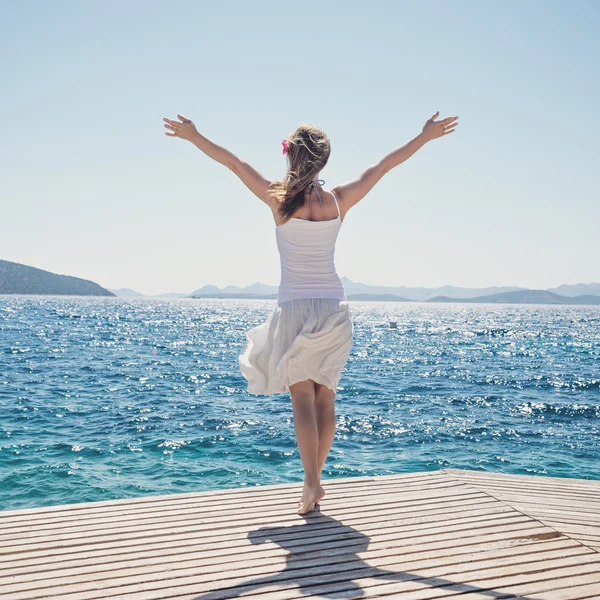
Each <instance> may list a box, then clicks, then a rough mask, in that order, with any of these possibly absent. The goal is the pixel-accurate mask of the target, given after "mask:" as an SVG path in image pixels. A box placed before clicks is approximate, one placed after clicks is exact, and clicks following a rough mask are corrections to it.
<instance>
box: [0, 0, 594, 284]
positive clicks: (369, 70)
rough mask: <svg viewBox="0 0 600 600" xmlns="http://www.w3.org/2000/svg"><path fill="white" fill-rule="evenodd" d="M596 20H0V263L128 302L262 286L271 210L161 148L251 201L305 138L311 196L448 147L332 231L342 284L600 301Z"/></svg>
mask: <svg viewBox="0 0 600 600" xmlns="http://www.w3.org/2000/svg"><path fill="white" fill-rule="evenodd" d="M599 26H600V3H599V2H595V1H576V2H569V3H567V2H560V1H543V2H542V1H536V0H531V1H528V2H517V1H514V0H513V1H504V2H494V3H492V2H479V1H456V2H440V1H431V2H416V1H411V2H406V1H398V2H392V1H387V2H381V1H373V2H368V3H365V2H353V1H344V2H341V1H335V2H333V1H332V2H329V1H328V2H323V3H321V2H316V1H312V0H311V1H304V2H301V3H284V2H271V1H257V2H254V3H250V2H241V1H238V2H227V3H225V2H221V3H216V2H208V1H202V2H200V1H198V2H192V1H177V0H176V1H171V2H169V3H167V2H157V1H152V0H144V1H140V0H126V1H121V0H119V1H115V0H102V1H99V0H95V1H89V2H75V1H65V0H56V1H54V2H42V1H32V0H26V1H23V2H18V3H17V2H12V3H9V2H4V3H2V4H1V5H0V78H1V81H2V93H1V94H0V104H1V106H2V115H3V117H4V119H3V121H4V122H3V132H2V138H3V143H2V144H1V145H0V164H1V167H0V168H1V170H2V173H1V177H0V195H1V213H0V214H1V217H0V258H2V259H5V260H10V261H14V262H19V263H24V264H27V265H31V266H35V267H38V268H42V269H47V270H49V271H53V272H56V273H61V274H68V275H74V276H78V277H83V278H86V279H91V280H93V281H96V282H97V283H99V284H101V285H103V286H105V287H110V288H119V287H130V288H133V289H136V290H138V291H140V292H143V293H147V294H153V293H162V292H190V291H192V290H194V289H197V288H199V287H201V286H203V285H206V284H214V285H218V286H220V287H222V286H225V285H228V284H234V285H241V286H245V285H250V284H252V283H254V282H256V281H261V282H263V283H267V284H271V285H277V284H278V283H279V258H278V255H277V249H276V245H275V230H274V222H273V217H272V215H271V212H270V210H269V209H268V208H267V206H266V205H264V204H263V203H262V202H261V201H260V200H259V199H258V198H256V197H254V196H253V195H252V193H251V192H250V191H249V190H248V189H247V188H246V187H245V186H244V185H243V184H242V183H241V181H239V180H238V179H237V178H236V177H235V176H234V175H233V174H232V173H231V172H230V171H229V170H228V169H226V168H225V167H223V166H222V165H220V164H218V163H216V162H214V161H212V160H211V159H209V158H208V157H206V156H205V155H204V154H202V153H201V152H200V151H199V150H198V149H197V148H196V147H194V146H193V145H192V144H190V143H189V142H185V141H183V140H180V139H175V138H170V137H167V136H166V135H164V131H165V129H164V127H163V121H162V118H163V117H165V116H166V117H168V118H172V119H175V118H176V115H177V113H180V114H182V115H184V116H186V117H189V118H191V119H192V120H193V121H194V123H195V124H196V127H197V128H198V130H199V131H200V132H201V133H202V134H203V135H205V136H206V137H208V138H209V139H210V140H212V141H214V142H216V143H217V144H220V145H223V146H225V147H226V148H228V149H230V150H231V151H232V152H234V153H236V154H237V155H238V156H240V158H242V159H244V160H246V161H248V162H250V163H251V164H252V165H253V166H255V167H256V168H257V169H258V170H259V171H260V172H261V173H263V174H264V175H265V176H266V177H268V178H271V179H278V178H281V177H283V175H284V173H285V164H286V163H285V157H284V156H282V154H281V144H280V142H281V139H282V138H283V137H285V136H286V135H287V134H288V133H289V132H290V131H291V130H293V129H294V128H295V127H296V126H297V125H298V124H300V123H302V122H309V123H313V124H315V125H318V126H319V127H321V128H322V129H324V130H325V131H326V133H327V134H328V135H329V137H330V138H331V144H332V154H331V158H330V160H329V164H328V165H327V167H326V169H325V170H324V171H323V172H322V178H323V179H325V181H326V185H325V187H326V188H330V187H333V186H334V185H337V184H339V183H342V182H344V181H347V180H350V179H353V178H355V177H357V176H358V175H359V174H360V173H361V172H362V171H364V170H365V169H366V168H367V167H369V166H370V165H372V164H374V163H375V162H376V161H378V160H379V159H380V158H381V157H382V156H384V155H385V154H387V153H388V152H390V151H391V150H393V149H394V148H396V147H398V146H401V145H403V144H404V143H406V142H407V141H409V140H410V139H412V138H413V137H414V136H415V135H417V134H418V133H419V132H420V130H421V128H422V126H423V123H424V122H425V120H426V119H427V118H429V117H430V116H431V115H432V114H433V113H434V112H435V111H436V110H439V111H440V113H441V116H442V117H445V116H452V115H459V116H460V125H459V127H458V129H457V131H456V132H455V133H453V134H451V135H449V136H446V137H444V138H442V139H439V140H436V141H433V142H431V143H430V144H428V145H426V146H425V147H424V148H422V149H421V150H420V151H419V152H418V153H417V154H416V155H415V156H414V157H412V158H411V159H409V161H408V162H406V163H404V164H402V165H400V166H399V167H397V168H396V169H395V170H393V171H392V172H390V173H389V174H387V175H386V176H385V177H384V178H383V180H382V181H381V182H380V183H379V184H378V185H377V186H376V187H375V188H374V190H373V191H372V192H371V193H370V194H369V195H368V196H367V197H366V198H365V199H363V200H362V201H361V202H360V203H359V204H358V205H357V206H355V207H354V208H352V209H351V210H350V211H349V212H348V214H347V216H346V219H345V221H344V224H343V227H342V229H341V232H340V237H339V239H338V245H337V249H336V265H337V269H338V272H339V274H340V275H342V276H346V277H348V278H350V279H351V280H353V281H360V282H363V283H367V284H374V285H407V286H429V287H433V286H438V285H445V284H453V285H459V286H468V287H483V286H491V285H518V286H524V287H532V288H547V287H553V286H556V285H559V284H561V283H578V282H591V281H600V235H599V234H598V223H599V222H600V202H599V199H600V192H599V186H598V175H597V171H598V164H599V163H600V161H599V158H600V151H599V150H598V144H599V140H598V125H597V123H598V115H597V114H596V109H597V106H598V101H599V100H600V78H599V77H598V63H599V59H600V42H599V38H598V36H597V31H598V27H599Z"/></svg>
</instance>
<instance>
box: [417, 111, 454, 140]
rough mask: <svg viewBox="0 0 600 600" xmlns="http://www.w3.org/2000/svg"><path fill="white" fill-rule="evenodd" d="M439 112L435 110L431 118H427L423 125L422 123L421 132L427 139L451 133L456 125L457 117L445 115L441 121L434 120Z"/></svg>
mask: <svg viewBox="0 0 600 600" xmlns="http://www.w3.org/2000/svg"><path fill="white" fill-rule="evenodd" d="M439 114H440V113H439V111H438V112H436V113H435V114H434V115H433V116H432V117H431V119H427V121H425V125H423V134H424V135H425V137H426V138H427V139H428V140H435V139H436V138H439V137H442V136H443V135H446V134H448V133H452V132H453V131H454V130H455V129H456V126H457V125H458V117H447V118H445V119H442V120H441V121H435V120H434V119H435V118H436V117H438V116H439Z"/></svg>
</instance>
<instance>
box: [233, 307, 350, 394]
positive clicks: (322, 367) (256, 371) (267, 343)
mask: <svg viewBox="0 0 600 600" xmlns="http://www.w3.org/2000/svg"><path fill="white" fill-rule="evenodd" d="M353 338H354V325H353V323H352V313H351V311H350V306H349V304H348V301H347V300H336V299H334V298H299V299H295V300H287V301H285V302H282V303H281V304H279V305H278V306H277V307H276V308H275V309H274V310H273V312H272V313H271V314H270V315H269V317H268V318H267V320H266V321H265V322H264V323H262V324H261V325H258V326H257V327H254V328H253V329H250V330H249V331H247V332H246V347H245V349H244V351H243V352H242V353H241V354H240V355H239V357H238V362H239V365H240V370H241V371H242V375H243V376H244V377H245V378H246V379H247V380H248V392H250V393H251V394H279V393H282V392H286V391H288V390H289V387H290V385H293V384H294V383H297V382H299V381H304V380H306V379H312V380H313V381H316V382H317V383H321V384H323V385H326V386H327V387H328V388H329V389H331V390H333V391H334V392H335V391H336V389H337V385H338V382H339V380H340V377H341V375H342V371H343V369H344V367H345V365H346V362H347V360H348V356H349V354H350V350H351V349H352V342H353Z"/></svg>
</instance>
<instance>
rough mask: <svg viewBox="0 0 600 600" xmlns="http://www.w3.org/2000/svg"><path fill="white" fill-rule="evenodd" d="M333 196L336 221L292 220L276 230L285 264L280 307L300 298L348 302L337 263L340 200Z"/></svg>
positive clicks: (281, 257) (293, 218) (279, 298)
mask: <svg viewBox="0 0 600 600" xmlns="http://www.w3.org/2000/svg"><path fill="white" fill-rule="evenodd" d="M330 193H331V194H332V197H333V200H334V202H335V206H336V209H337V216H336V217H335V218H333V219H331V218H328V219H319V220H312V219H307V218H303V217H302V218H301V217H291V218H290V219H289V220H288V221H286V222H285V223H283V224H281V225H277V227H276V229H275V234H276V238H277V248H278V250H279V256H280V261H281V282H280V285H279V293H278V298H277V299H278V303H280V304H281V303H282V302H285V301H287V300H294V299H297V298H335V299H337V300H346V293H345V290H344V286H343V284H342V281H341V279H340V277H339V276H338V274H337V272H336V269H335V261H334V255H335V243H336V241H337V237H338V233H339V231H340V227H341V225H342V218H341V215H340V209H339V204H338V201H337V197H336V195H335V193H334V192H333V191H332V192H330ZM302 208H305V207H302ZM308 208H309V210H308V211H303V213H304V214H307V213H309V212H310V207H308ZM296 214H299V213H296ZM319 216H320V215H319Z"/></svg>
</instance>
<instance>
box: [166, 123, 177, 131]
mask: <svg viewBox="0 0 600 600" xmlns="http://www.w3.org/2000/svg"><path fill="white" fill-rule="evenodd" d="M165 127H166V128H167V129H171V130H172V131H176V129H175V127H173V125H169V124H168V123H165Z"/></svg>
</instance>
